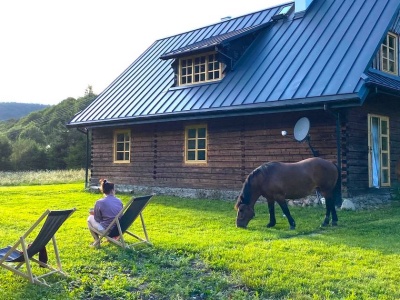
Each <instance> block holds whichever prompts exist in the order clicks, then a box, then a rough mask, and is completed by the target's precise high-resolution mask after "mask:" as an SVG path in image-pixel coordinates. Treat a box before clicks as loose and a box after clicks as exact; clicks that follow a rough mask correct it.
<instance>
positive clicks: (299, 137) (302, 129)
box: [294, 117, 310, 142]
mask: <svg viewBox="0 0 400 300" xmlns="http://www.w3.org/2000/svg"><path fill="white" fill-rule="evenodd" d="M309 130H310V120H308V118H306V117H303V118H301V119H299V120H298V121H297V122H296V125H294V138H295V139H296V141H298V142H302V141H304V140H305V139H306V138H307V136H308V132H309Z"/></svg>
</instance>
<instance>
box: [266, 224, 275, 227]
mask: <svg viewBox="0 0 400 300" xmlns="http://www.w3.org/2000/svg"><path fill="white" fill-rule="evenodd" d="M274 226H275V224H271V223H269V224H267V228H271V227H274Z"/></svg>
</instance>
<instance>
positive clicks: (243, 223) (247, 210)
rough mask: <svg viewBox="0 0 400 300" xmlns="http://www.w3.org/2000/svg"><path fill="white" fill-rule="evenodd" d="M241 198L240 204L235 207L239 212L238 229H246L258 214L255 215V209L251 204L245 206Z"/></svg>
mask: <svg viewBox="0 0 400 300" xmlns="http://www.w3.org/2000/svg"><path fill="white" fill-rule="evenodd" d="M241 198H242V195H240V196H239V199H238V202H237V204H236V205H235V208H236V210H237V215H236V227H240V228H246V227H247V224H249V222H250V220H251V219H253V218H254V216H255V215H256V214H255V213H254V207H251V205H249V204H244V203H243V200H242V199H241Z"/></svg>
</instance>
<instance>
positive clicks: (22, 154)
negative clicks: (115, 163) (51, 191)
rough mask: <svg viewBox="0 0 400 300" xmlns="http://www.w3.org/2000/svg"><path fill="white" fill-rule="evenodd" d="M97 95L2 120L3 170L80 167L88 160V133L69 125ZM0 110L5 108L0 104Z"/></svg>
mask: <svg viewBox="0 0 400 300" xmlns="http://www.w3.org/2000/svg"><path fill="white" fill-rule="evenodd" d="M95 97H96V95H94V94H93V93H92V92H90V93H86V94H85V96H84V97H81V98H78V99H75V98H67V99H65V100H63V101H61V102H60V103H59V104H57V105H51V106H48V107H46V106H44V108H43V109H41V110H37V111H32V112H30V113H28V114H26V115H25V116H23V117H21V118H19V119H8V120H5V121H0V171H2V170H5V171H7V170H16V171H20V170H47V169H48V170H55V169H57V170H62V169H77V168H78V169H79V168H82V167H84V166H85V163H86V153H87V150H86V136H85V135H84V134H83V133H81V132H79V131H78V130H69V129H68V128H67V127H66V124H67V123H68V122H69V121H70V120H71V119H72V117H73V116H74V115H75V114H76V113H77V112H79V111H80V110H82V109H83V108H84V107H86V106H87V105H89V103H90V102H92V101H93V99H94V98H95ZM0 110H1V111H2V110H3V109H2V108H1V107H0Z"/></svg>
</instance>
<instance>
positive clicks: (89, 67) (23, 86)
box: [0, 0, 291, 105]
mask: <svg viewBox="0 0 400 300" xmlns="http://www.w3.org/2000/svg"><path fill="white" fill-rule="evenodd" d="M287 2H291V0H246V1H244V0H240V1H239V0H201V1H187V0H169V1H165V0H158V1H154V0H153V1H152V0H145V1H138V0H107V1H106V0H34V1H33V0H0V102H19V103H39V104H50V105H54V104H57V103H59V102H61V101H62V100H64V99H66V98H68V97H73V98H79V97H82V96H84V94H85V90H86V89H87V87H88V86H89V85H90V86H92V89H93V92H94V93H95V94H100V93H101V92H102V91H103V90H104V89H105V88H106V87H107V86H108V85H109V84H111V82H112V81H113V80H114V79H115V78H117V77H118V75H120V74H121V73H122V72H123V71H124V70H125V69H126V68H127V67H129V65H130V64H131V63H132V62H133V61H134V60H135V59H136V58H137V57H138V56H139V55H140V54H141V53H143V52H144V51H145V50H146V49H147V48H148V47H150V46H151V44H152V43H153V42H154V41H156V40H158V39H162V38H165V37H168V36H171V35H175V34H179V33H181V32H185V31H189V30H192V29H196V28H199V27H203V26H207V25H210V24H214V23H217V22H219V21H220V20H221V19H222V18H224V17H228V16H230V17H232V18H234V17H238V16H241V15H245V14H247V13H251V12H255V11H259V10H262V9H265V8H269V7H273V6H275V5H278V4H281V3H287Z"/></svg>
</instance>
